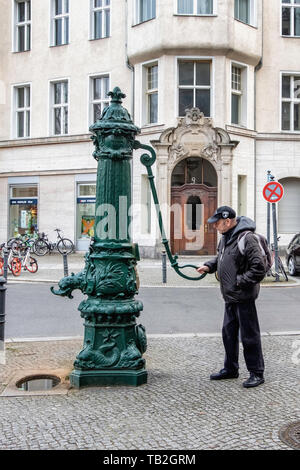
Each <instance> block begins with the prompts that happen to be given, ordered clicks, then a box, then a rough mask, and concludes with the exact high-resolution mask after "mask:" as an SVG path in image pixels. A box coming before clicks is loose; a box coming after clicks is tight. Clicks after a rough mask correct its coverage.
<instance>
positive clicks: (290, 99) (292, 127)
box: [279, 71, 300, 134]
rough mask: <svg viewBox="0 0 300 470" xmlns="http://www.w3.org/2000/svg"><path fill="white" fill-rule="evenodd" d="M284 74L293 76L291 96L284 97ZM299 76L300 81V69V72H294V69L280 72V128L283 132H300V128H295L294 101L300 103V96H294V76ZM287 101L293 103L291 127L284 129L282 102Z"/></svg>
mask: <svg viewBox="0 0 300 470" xmlns="http://www.w3.org/2000/svg"><path fill="white" fill-rule="evenodd" d="M284 76H289V77H292V78H293V80H291V83H290V92H291V93H290V95H291V96H290V98H286V97H283V96H282V79H283V77H284ZM295 76H297V77H299V81H300V71H298V72H294V71H292V72H291V71H281V72H280V83H279V87H280V93H279V96H280V115H279V129H280V132H282V133H288V134H300V129H299V130H294V106H293V105H294V103H299V104H300V98H294V97H293V96H292V95H293V93H292V90H293V83H294V77H295ZM283 102H285V103H287V102H288V103H291V107H290V129H282V108H283V107H282V103H283Z"/></svg>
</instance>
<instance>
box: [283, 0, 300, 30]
mask: <svg viewBox="0 0 300 470" xmlns="http://www.w3.org/2000/svg"><path fill="white" fill-rule="evenodd" d="M281 25H282V35H283V36H299V37H300V0H282V21H281Z"/></svg>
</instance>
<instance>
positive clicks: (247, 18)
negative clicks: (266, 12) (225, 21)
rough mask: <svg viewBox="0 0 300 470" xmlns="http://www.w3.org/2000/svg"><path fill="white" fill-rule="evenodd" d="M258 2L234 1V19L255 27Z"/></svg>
mask: <svg viewBox="0 0 300 470" xmlns="http://www.w3.org/2000/svg"><path fill="white" fill-rule="evenodd" d="M255 8H256V0H234V17H235V19H236V20H240V21H242V22H243V23H246V24H249V25H252V26H254V24H255V16H256V13H255Z"/></svg>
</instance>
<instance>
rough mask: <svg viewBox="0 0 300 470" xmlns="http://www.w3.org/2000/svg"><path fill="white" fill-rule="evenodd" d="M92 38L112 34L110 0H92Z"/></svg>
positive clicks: (100, 37) (105, 36)
mask: <svg viewBox="0 0 300 470" xmlns="http://www.w3.org/2000/svg"><path fill="white" fill-rule="evenodd" d="M91 24H92V39H102V38H107V37H108V36H110V0H91Z"/></svg>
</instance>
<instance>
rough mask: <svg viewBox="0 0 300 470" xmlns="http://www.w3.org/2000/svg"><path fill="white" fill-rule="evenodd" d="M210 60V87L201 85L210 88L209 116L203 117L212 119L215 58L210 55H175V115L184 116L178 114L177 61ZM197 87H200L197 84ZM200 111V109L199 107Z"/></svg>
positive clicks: (187, 86) (183, 86) (188, 86)
mask: <svg viewBox="0 0 300 470" xmlns="http://www.w3.org/2000/svg"><path fill="white" fill-rule="evenodd" d="M180 61H182V62H191V61H193V62H210V87H208V86H207V87H202V88H203V89H204V88H210V116H205V118H209V119H213V118H214V115H215V112H214V111H215V108H214V105H215V100H214V90H215V58H214V57H212V56H199V57H197V56H177V57H175V68H176V87H175V93H176V95H175V117H176V118H182V117H184V116H180V115H179V62H180ZM194 82H195V75H194ZM181 87H182V88H186V89H188V88H191V86H190V85H182V86H181ZM197 88H201V86H198V87H197ZM200 111H201V112H202V110H201V109H200Z"/></svg>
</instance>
